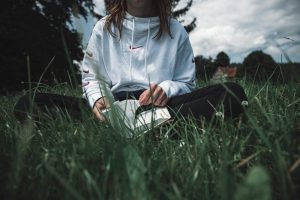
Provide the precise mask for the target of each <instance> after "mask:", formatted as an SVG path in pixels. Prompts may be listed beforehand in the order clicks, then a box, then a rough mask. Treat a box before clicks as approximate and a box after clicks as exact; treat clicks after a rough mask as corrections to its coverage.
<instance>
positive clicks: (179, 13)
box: [173, 0, 197, 33]
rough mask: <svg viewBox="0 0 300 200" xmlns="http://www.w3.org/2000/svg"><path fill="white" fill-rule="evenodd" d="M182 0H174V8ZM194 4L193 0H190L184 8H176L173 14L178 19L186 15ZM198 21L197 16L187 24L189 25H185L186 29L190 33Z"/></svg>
mask: <svg viewBox="0 0 300 200" xmlns="http://www.w3.org/2000/svg"><path fill="white" fill-rule="evenodd" d="M180 1H181V0H173V8H175V7H176V6H177V5H178V4H179V2H180ZM192 5H193V0H189V1H188V2H187V4H186V6H184V7H183V8H180V9H178V10H174V11H173V16H174V17H175V18H176V19H178V18H180V17H182V16H184V15H186V13H187V12H188V11H189V10H190V8H191V7H192ZM196 21H197V18H196V17H194V18H193V19H192V21H191V22H190V23H189V24H187V25H185V26H184V28H185V30H186V31H187V32H188V33H190V32H191V31H193V30H194V29H195V28H196ZM181 22H184V20H182V21H181Z"/></svg>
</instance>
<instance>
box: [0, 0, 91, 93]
mask: <svg viewBox="0 0 300 200" xmlns="http://www.w3.org/2000/svg"><path fill="white" fill-rule="evenodd" d="M93 6H94V5H93V2H92V0H67V1H57V0H47V1H46V0H14V1H11V0H4V1H2V2H1V8H0V49H1V54H0V63H1V68H0V79H1V86H2V87H1V91H2V92H3V91H9V90H20V89H22V88H24V86H25V88H26V85H27V82H28V77H29V75H28V73H27V66H28V63H27V58H29V65H30V71H31V74H30V75H31V80H32V82H37V81H38V80H39V78H40V77H41V74H42V73H43V71H44V70H45V67H46V66H47V65H48V64H49V62H50V61H51V60H52V58H53V57H55V58H54V60H53V62H52V63H51V66H50V68H49V69H48V70H47V71H46V73H45V74H44V78H43V80H42V82H50V83H51V82H53V80H54V77H55V78H56V79H57V80H59V81H67V80H70V77H72V75H71V76H69V74H72V73H71V72H72V71H75V67H73V65H72V61H73V60H81V59H82V56H83V53H82V48H81V38H80V37H79V35H78V34H77V32H76V31H75V30H74V29H72V28H70V27H72V20H71V17H72V14H74V15H77V16H79V15H81V16H83V17H86V16H87V14H88V12H89V11H91V10H93ZM64 43H65V44H66V45H64ZM66 46H67V47H68V48H66ZM22 83H25V84H23V85H22Z"/></svg>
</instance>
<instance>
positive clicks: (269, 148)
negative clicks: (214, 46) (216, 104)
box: [0, 81, 300, 200]
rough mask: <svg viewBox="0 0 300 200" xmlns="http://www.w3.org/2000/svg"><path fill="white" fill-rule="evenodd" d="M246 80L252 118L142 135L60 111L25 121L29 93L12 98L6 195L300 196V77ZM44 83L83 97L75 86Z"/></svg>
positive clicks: (1, 167) (2, 177)
mask: <svg viewBox="0 0 300 200" xmlns="http://www.w3.org/2000/svg"><path fill="white" fill-rule="evenodd" d="M240 84H241V85H242V86H244V88H245V90H246V93H247V95H248V97H249V106H248V109H247V112H246V113H245V119H246V120H244V121H243V122H242V121H239V120H237V121H223V120H222V119H218V120H216V121H215V122H214V123H208V122H202V124H201V125H199V124H198V123H199V122H197V121H195V120H193V119H182V120H181V121H178V122H176V123H175V124H172V125H170V126H166V127H162V128H159V129H155V130H153V131H151V132H149V133H148V134H142V135H141V134H136V135H134V136H133V137H132V138H128V137H124V129H119V130H118V129H112V128H111V127H110V126H109V125H107V124H106V125H103V124H100V123H98V122H97V121H96V120H94V119H93V118H92V117H91V118H88V119H87V120H85V121H83V122H78V121H72V120H70V119H69V118H68V116H66V115H62V114H59V113H57V114H56V115H53V116H52V115H48V116H45V118H46V120H44V121H42V122H40V123H33V122H30V121H29V122H28V123H26V124H23V125H21V124H20V123H19V122H17V121H16V120H15V118H14V116H13V114H12V109H13V106H14V103H15V102H16V100H17V98H18V97H19V96H18V95H14V96H2V97H0V103H1V104H0V105H1V106H0V112H1V115H0V128H1V133H0V137H1V138H0V142H1V144H0V148H1V150H0V183H1V187H0V190H1V191H0V195H1V196H0V198H1V199H139V200H140V199H207V200H211V199H224V200H231V199H236V200H242V199H243V200H247V199H249V200H250V199H251V200H253V199H261V200H267V199H286V200H288V199H296V198H297V195H298V194H299V189H300V168H299V165H300V145H299V144H300V99H299V97H300V94H299V92H300V90H299V84H297V83H291V84H281V85H276V84H273V83H269V82H266V83H254V82H250V81H241V82H240ZM39 90H42V91H48V92H53V93H58V94H67V95H80V92H79V91H76V90H74V89H73V90H71V89H70V88H69V87H68V86H67V85H58V86H56V87H52V88H43V87H41V88H39V89H38V91H39ZM172 133H177V134H179V137H177V138H176V139H174V138H171V137H166V136H170V135H171V134H172Z"/></svg>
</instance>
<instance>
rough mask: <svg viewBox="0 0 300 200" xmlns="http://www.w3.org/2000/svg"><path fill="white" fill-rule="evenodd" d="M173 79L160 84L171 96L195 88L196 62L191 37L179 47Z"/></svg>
mask: <svg viewBox="0 0 300 200" xmlns="http://www.w3.org/2000/svg"><path fill="white" fill-rule="evenodd" d="M173 74H174V75H173V79H172V80H165V81H163V82H161V83H160V84H159V86H160V87H161V88H162V89H163V90H164V91H165V93H166V95H167V96H168V97H169V98H170V97H174V96H178V95H182V94H185V93H189V92H191V91H192V90H193V89H194V88H195V62H194V54H193V50H192V47H191V44H190V41H189V38H186V40H185V41H184V42H183V43H182V45H181V46H180V47H179V48H178V50H177V53H176V56H175V67H174V73H173Z"/></svg>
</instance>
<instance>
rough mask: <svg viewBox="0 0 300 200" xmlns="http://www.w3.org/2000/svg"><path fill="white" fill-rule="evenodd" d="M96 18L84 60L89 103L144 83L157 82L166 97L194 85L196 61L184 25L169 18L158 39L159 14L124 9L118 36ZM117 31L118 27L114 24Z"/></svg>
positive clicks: (83, 72) (185, 91)
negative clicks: (166, 29)
mask: <svg viewBox="0 0 300 200" xmlns="http://www.w3.org/2000/svg"><path fill="white" fill-rule="evenodd" d="M104 24H105V18H102V19H101V20H100V21H98V22H97V24H96V25H95V27H94V29H93V33H92V35H91V38H90V40H89V43H88V46H87V50H86V53H85V55H84V59H83V66H82V68H83V69H82V84H83V92H84V97H85V98H86V99H87V100H88V102H89V104H90V106H91V107H93V106H94V103H95V102H96V101H97V100H98V99H99V98H101V97H103V96H110V97H112V94H114V93H117V92H121V91H136V90H141V89H148V88H149V85H150V83H155V84H158V85H159V86H160V87H161V88H162V89H163V90H164V91H165V93H166V95H167V96H168V97H169V98H170V97H174V96H177V95H181V94H185V93H188V92H191V90H192V89H194V88H195V63H194V55H193V51H192V47H191V44H190V41H189V38H188V34H187V33H186V31H185V29H184V28H183V27H182V26H181V25H180V24H179V22H177V21H176V20H175V19H171V23H170V28H171V29H170V30H171V34H172V37H170V35H169V34H168V33H163V35H162V36H161V37H160V38H159V39H157V38H155V36H156V34H157V33H158V31H159V17H150V18H139V17H133V16H131V15H129V14H128V13H127V14H126V16H125V19H124V21H123V30H122V37H121V38H119V37H117V38H116V37H113V36H112V35H111V34H110V33H109V32H108V31H107V29H106V28H105V27H104ZM112 30H113V32H114V33H116V34H117V35H119V34H118V30H117V28H116V27H112Z"/></svg>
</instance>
